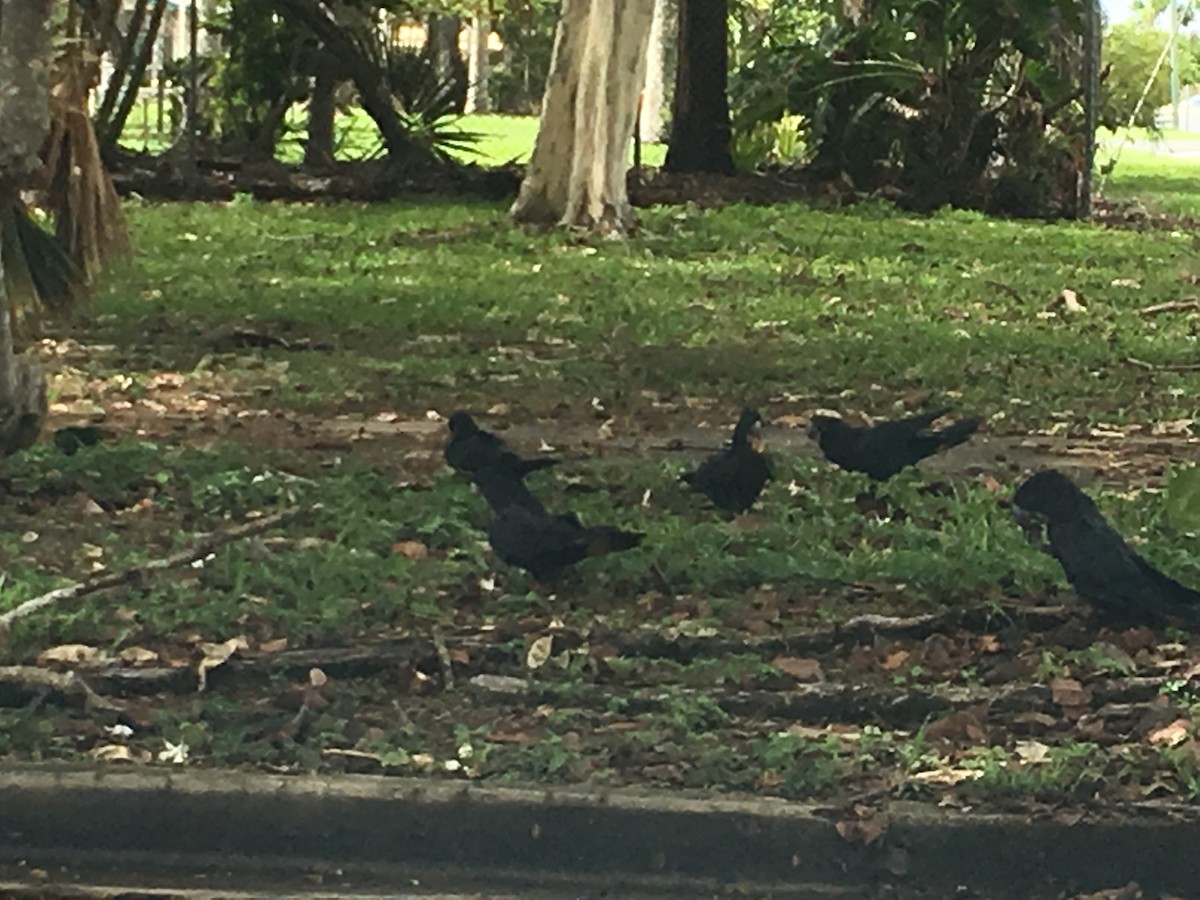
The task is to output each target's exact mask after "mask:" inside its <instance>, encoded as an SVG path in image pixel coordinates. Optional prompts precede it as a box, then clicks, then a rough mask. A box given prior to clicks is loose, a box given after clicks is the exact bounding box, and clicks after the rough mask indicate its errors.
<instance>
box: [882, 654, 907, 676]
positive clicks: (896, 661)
mask: <svg viewBox="0 0 1200 900" xmlns="http://www.w3.org/2000/svg"><path fill="white" fill-rule="evenodd" d="M909 655H910V654H909V652H908V651H907V650H897V651H896V652H895V653H889V654H888V655H887V656H885V657H884V658H883V662H882V663H881V665H882V666H883V667H884V668H885V669H887V670H888V671H889V672H893V671H895V670H896V669H898V668H900V667H901V666H902V665H904V664H905V663H906V662H908V657H909Z"/></svg>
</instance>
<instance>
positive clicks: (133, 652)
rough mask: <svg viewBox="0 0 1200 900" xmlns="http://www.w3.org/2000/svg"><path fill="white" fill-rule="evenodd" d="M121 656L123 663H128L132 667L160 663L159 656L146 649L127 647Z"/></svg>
mask: <svg viewBox="0 0 1200 900" xmlns="http://www.w3.org/2000/svg"><path fill="white" fill-rule="evenodd" d="M119 655H120V657H121V662H127V663H129V664H130V665H131V666H145V665H149V664H150V663H153V662H158V654H157V653H155V652H154V651H153V650H150V649H148V648H146V647H126V648H125V649H124V650H122V651H121V653H120V654H119Z"/></svg>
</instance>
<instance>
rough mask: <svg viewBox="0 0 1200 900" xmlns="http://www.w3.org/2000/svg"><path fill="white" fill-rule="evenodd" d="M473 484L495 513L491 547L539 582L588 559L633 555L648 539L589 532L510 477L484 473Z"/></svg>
mask: <svg viewBox="0 0 1200 900" xmlns="http://www.w3.org/2000/svg"><path fill="white" fill-rule="evenodd" d="M475 483H476V484H478V485H479V489H480V491H481V492H482V493H483V495H484V497H485V498H487V501H488V503H489V504H490V505H491V507H492V509H493V510H494V511H495V513H496V515H495V517H494V518H493V519H492V523H491V525H489V526H488V543H489V544H491V546H492V549H493V550H494V551H495V552H496V555H497V556H498V557H500V559H502V560H503V561H504V562H506V563H508V564H509V565H510V566H516V567H517V568H520V569H524V570H525V571H527V572H529V573H530V574H531V575H533V577H534V578H537V579H538V580H539V581H541V580H543V579H544V578H545V577H546V576H548V575H553V574H554V573H555V572H557V571H558V570H559V569H563V568H565V567H567V566H570V565H574V564H575V563H577V562H579V561H580V560H583V559H585V558H587V557H589V556H600V555H602V554H605V553H614V552H616V551H618V550H629V549H630V548H632V547H636V546H637V545H638V544H640V543H641V541H642V538H643V537H645V535H644V534H642V533H641V532H637V531H622V530H621V529H620V528H617V527H615V526H613V525H592V526H590V527H589V526H585V525H584V524H583V523H581V522H580V521H579V519H578V518H577V517H576V516H575V515H573V514H571V513H566V514H564V515H558V516H556V515H552V514H550V513H548V512H547V511H546V508H545V507H544V506H542V504H541V503H540V502H539V501H538V500H537V498H536V497H534V496H533V495H532V494H530V493H529V491H528V489H526V487H525V485H524V484H522V483H521V480H520V479H519V478H516V477H515V476H513V474H512V473H511V472H505V471H502V470H501V471H497V470H489V469H484V470H482V471H480V472H479V473H478V474H477V475H476V482H475Z"/></svg>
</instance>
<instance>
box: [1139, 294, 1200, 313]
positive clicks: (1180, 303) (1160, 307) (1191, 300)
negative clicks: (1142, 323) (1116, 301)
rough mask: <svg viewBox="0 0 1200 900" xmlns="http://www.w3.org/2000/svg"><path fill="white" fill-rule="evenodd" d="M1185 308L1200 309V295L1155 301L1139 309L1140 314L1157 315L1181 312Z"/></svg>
mask: <svg viewBox="0 0 1200 900" xmlns="http://www.w3.org/2000/svg"><path fill="white" fill-rule="evenodd" d="M1185 309H1194V310H1200V297H1188V298H1187V299H1184V300H1168V301H1167V302H1166V303H1155V304H1154V305H1153V306H1147V307H1144V308H1142V309H1139V310H1138V315H1139V316H1155V315H1158V314H1159V313H1164V312H1181V311H1183V310H1185Z"/></svg>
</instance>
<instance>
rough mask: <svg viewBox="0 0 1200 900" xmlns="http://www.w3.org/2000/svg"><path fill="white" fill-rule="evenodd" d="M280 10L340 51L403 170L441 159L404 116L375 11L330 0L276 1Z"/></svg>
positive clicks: (336, 52) (365, 105)
mask: <svg viewBox="0 0 1200 900" xmlns="http://www.w3.org/2000/svg"><path fill="white" fill-rule="evenodd" d="M272 2H273V3H274V4H275V6H276V8H277V9H278V10H279V11H280V12H281V13H283V14H284V15H285V16H287V17H288V18H290V19H292V20H293V21H295V22H296V23H299V24H303V25H304V26H306V27H307V28H308V29H309V30H310V31H311V32H312V33H313V34H314V35H316V36H317V38H318V39H319V40H320V41H321V43H322V44H324V46H325V49H326V50H328V51H329V52H330V53H333V54H334V55H336V56H337V57H338V58H339V59H340V60H341V63H342V65H343V66H345V71H346V74H347V75H348V76H349V77H350V78H352V79H353V80H354V85H355V87H356V88H358V94H359V100H360V102H361V103H362V105H363V109H364V110H366V112H367V115H369V116H370V117H371V119H372V120H373V121H374V122H375V124H376V126H378V128H379V133H380V135H381V136H382V137H383V143H384V146H385V147H386V148H387V153H388V159H389V161H391V162H392V163H393V164H394V165H396V166H399V167H401V168H403V169H413V168H421V167H425V166H428V165H430V164H432V163H433V162H434V161H435V160H436V156H435V154H434V153H433V151H432V150H431V149H430V148H429V147H428V146H426V145H425V144H423V143H422V142H420V141H418V140H416V139H415V138H414V137H413V135H412V133H411V132H410V131H409V129H408V128H406V127H405V124H404V121H403V120H402V118H401V116H400V110H398V109H397V107H396V103H395V98H394V97H393V96H392V87H391V84H390V81H389V74H388V69H387V64H386V59H384V58H383V57H384V56H385V54H383V53H382V52H381V51H382V49H383V48H382V47H381V46H380V41H379V38H378V35H377V34H376V33H375V32H374V20H373V15H372V9H371V8H368V7H366V6H363V7H359V6H354V5H352V4H350V3H332V2H325V0H272Z"/></svg>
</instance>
